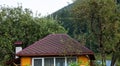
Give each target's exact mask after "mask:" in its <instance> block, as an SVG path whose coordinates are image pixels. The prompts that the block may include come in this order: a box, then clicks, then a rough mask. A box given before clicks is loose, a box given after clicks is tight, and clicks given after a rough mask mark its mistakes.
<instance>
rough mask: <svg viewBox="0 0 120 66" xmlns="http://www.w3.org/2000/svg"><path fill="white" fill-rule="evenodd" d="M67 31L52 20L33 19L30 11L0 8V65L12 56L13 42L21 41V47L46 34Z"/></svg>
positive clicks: (16, 8) (18, 8)
mask: <svg viewBox="0 0 120 66" xmlns="http://www.w3.org/2000/svg"><path fill="white" fill-rule="evenodd" d="M66 32H67V31H66V30H65V29H64V28H63V27H62V26H61V25H60V24H58V22H57V20H54V19H52V18H45V17H44V18H40V17H34V16H33V13H32V11H30V10H29V9H23V8H22V6H18V7H5V6H1V7H0V64H2V63H3V62H5V61H6V60H7V61H8V59H11V58H13V57H14V56H13V55H14V54H15V53H14V44H13V43H14V42H15V41H22V42H23V47H27V46H29V45H30V44H32V43H33V42H35V41H37V40H39V39H41V38H43V37H45V36H46V35H48V34H54V33H66Z"/></svg>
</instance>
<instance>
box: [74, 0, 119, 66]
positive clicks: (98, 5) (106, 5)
mask: <svg viewBox="0 0 120 66" xmlns="http://www.w3.org/2000/svg"><path fill="white" fill-rule="evenodd" d="M72 13H73V18H74V20H76V21H77V22H78V21H79V22H80V26H81V25H84V26H86V28H87V33H85V34H84V35H83V36H84V37H85V39H86V41H87V40H91V41H92V42H94V44H98V48H99V51H100V53H101V58H102V63H103V64H104V63H105V58H106V57H105V55H106V52H107V53H109V52H112V53H113V55H112V57H113V58H114V61H115V60H116V59H115V57H116V58H117V57H119V56H118V55H119V54H118V52H120V46H119V45H120V44H119V42H120V31H119V29H120V28H119V27H120V20H119V19H120V12H119V6H118V4H116V2H115V0H76V1H74V7H73V9H72ZM114 54H116V55H117V56H115V55H114ZM114 56H115V57H114ZM114 63H115V62H113V63H112V64H111V65H112V66H113V65H114ZM102 66H103V65H102Z"/></svg>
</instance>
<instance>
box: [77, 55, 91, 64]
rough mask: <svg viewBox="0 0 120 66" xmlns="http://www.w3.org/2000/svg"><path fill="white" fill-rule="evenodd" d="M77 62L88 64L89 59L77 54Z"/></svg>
mask: <svg viewBox="0 0 120 66" xmlns="http://www.w3.org/2000/svg"><path fill="white" fill-rule="evenodd" d="M78 62H79V63H80V66H86V65H89V66H90V59H89V58H88V57H87V56H85V55H84V56H79V57H78Z"/></svg>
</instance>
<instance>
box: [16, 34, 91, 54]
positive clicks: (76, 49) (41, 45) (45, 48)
mask: <svg viewBox="0 0 120 66" xmlns="http://www.w3.org/2000/svg"><path fill="white" fill-rule="evenodd" d="M16 55H17V56H61V55H93V52H92V51H91V50H89V49H88V48H86V47H85V46H83V45H81V44H80V43H79V42H78V41H76V40H74V39H72V38H71V37H70V36H68V35H66V34H50V35H48V36H46V37H45V38H43V39H41V40H39V41H36V42H35V43H34V44H32V45H30V46H28V47H26V48H25V49H23V50H22V51H20V52H18V53H17V54H16Z"/></svg>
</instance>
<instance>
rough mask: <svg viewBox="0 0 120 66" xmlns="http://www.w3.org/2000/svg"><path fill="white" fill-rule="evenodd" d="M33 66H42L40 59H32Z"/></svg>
mask: <svg viewBox="0 0 120 66" xmlns="http://www.w3.org/2000/svg"><path fill="white" fill-rule="evenodd" d="M34 66H42V59H34Z"/></svg>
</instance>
